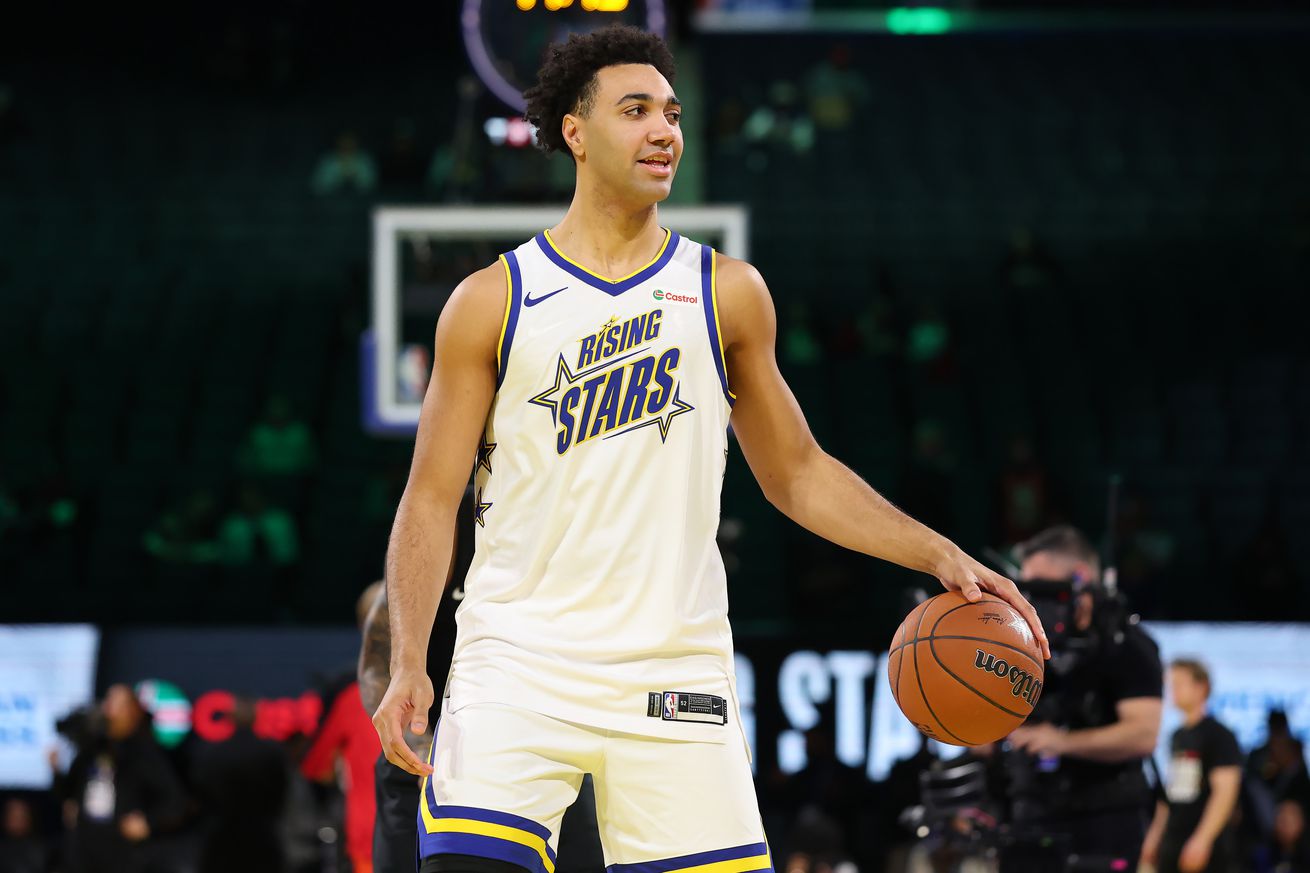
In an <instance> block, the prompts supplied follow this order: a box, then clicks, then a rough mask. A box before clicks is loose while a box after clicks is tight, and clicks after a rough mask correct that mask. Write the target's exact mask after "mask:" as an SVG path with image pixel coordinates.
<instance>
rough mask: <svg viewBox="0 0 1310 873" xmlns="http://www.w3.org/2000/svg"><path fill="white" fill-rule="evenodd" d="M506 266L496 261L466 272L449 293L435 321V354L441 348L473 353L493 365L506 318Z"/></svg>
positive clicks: (440, 350) (464, 353)
mask: <svg viewBox="0 0 1310 873" xmlns="http://www.w3.org/2000/svg"><path fill="white" fill-rule="evenodd" d="M506 283H507V279H506V278H505V268H504V266H502V265H501V263H500V262H499V261H497V262H496V263H493V264H490V265H488V266H486V267H483V268H482V269H481V270H478V271H477V272H475V273H471V274H469V275H468V276H467V277H466V278H465V279H464V281H462V282H460V283H459V285H457V286H456V287H455V290H454V291H452V292H451V294H450V298H449V299H448V300H447V301H446V305H445V306H444V307H443V308H442V310H441V317H440V318H439V319H438V320H437V354H438V356H440V355H441V352H442V350H443V349H446V350H449V351H451V352H455V353H457V354H462V355H472V356H476V357H478V358H481V359H483V360H485V361H489V362H490V363H491V364H492V366H493V367H494V366H495V360H496V345H497V343H498V342H499V340H500V328H501V324H502V323H503V322H504V320H505V307H506V301H507V292H506V288H507V284H506Z"/></svg>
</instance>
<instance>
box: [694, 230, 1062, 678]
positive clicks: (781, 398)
mask: <svg viewBox="0 0 1310 873" xmlns="http://www.w3.org/2000/svg"><path fill="white" fill-rule="evenodd" d="M715 257H716V258H717V262H716V263H717V270H716V272H717V287H718V303H719V318H720V325H719V328H720V330H721V331H722V333H723V345H724V355H725V357H726V361H725V364H726V366H727V370H728V384H729V385H730V386H731V388H732V390H733V392H734V393H735V394H736V403H735V405H734V407H733V411H732V427H733V430H734V431H735V432H736V434H737V441H738V442H739V443H740V444H741V448H742V453H743V454H744V455H745V456H746V462H747V463H748V464H749V465H750V468H751V472H752V473H753V474H754V475H755V479H756V481H758V482H759V483H760V488H761V489H762V490H763V491H764V496H765V497H766V498H767V499H768V501H769V502H770V503H772V504H773V505H774V506H776V507H777V508H778V509H779V511H781V512H782V513H783V514H784V515H786V516H787V517H788V518H790V519H792V520H793V521H795V522H796V523H797V524H799V525H801V526H802V527H804V528H806V529H808V530H810V531H813V532H814V533H816V534H818V535H819V536H821V537H823V538H825V539H827V540H830V541H832V542H834V543H837V544H838V545H841V546H845V547H846V548H848V549H853V550H855V551H858V552H863V553H864V554H866V555H872V556H873V557H875V558H882V559H883V560H887V561H892V562H893V563H896V564H900V565H901V566H903V567H908V568H910V569H912V570H919V571H921V572H924V573H929V574H931V575H933V576H936V577H937V579H939V580H940V581H941V583H942V585H944V586H945V587H946V588H947V589H949V590H952V591H960V592H962V593H963V594H964V595H965V596H966V597H969V598H970V599H977V598H978V597H979V596H981V595H980V594H979V589H980V588H981V589H983V590H985V591H989V592H991V593H992V594H995V595H996V596H998V597H1001V598H1002V599H1004V600H1006V601H1007V602H1009V603H1010V605H1012V606H1013V607H1014V608H1015V609H1017V610H1019V612H1020V613H1021V614H1022V615H1023V616H1024V617H1025V618H1026V619H1027V620H1028V624H1029V625H1030V626H1031V627H1032V629H1033V632H1034V633H1035V634H1036V636H1037V639H1038V641H1039V643H1040V644H1041V647H1042V652H1043V654H1044V655H1045V656H1046V657H1048V658H1049V657H1050V647H1049V645H1048V643H1047V640H1046V633H1045V631H1043V630H1042V626H1041V622H1040V621H1039V620H1038V618H1037V612H1036V611H1035V610H1034V609H1033V608H1032V605H1031V604H1029V603H1028V601H1027V600H1025V599H1024V597H1023V595H1021V594H1020V593H1019V591H1018V589H1017V588H1015V585H1014V583H1013V582H1012V581H1010V580H1009V579H1007V578H1005V577H1004V576H1001V575H1000V574H999V573H996V572H993V571H992V570H990V569H988V568H987V567H985V566H983V565H982V564H980V563H979V562H978V561H975V560H974V559H973V558H971V557H970V556H969V555H967V554H965V553H964V551H963V550H961V549H960V548H959V547H958V546H956V545H955V544H954V543H952V542H951V541H950V540H948V539H947V538H946V537H944V536H942V535H941V534H939V533H937V532H935V531H933V530H932V529H930V528H928V527H927V526H925V525H923V524H920V523H919V522H917V521H915V520H914V519H912V518H910V517H909V516H908V515H906V514H905V513H903V512H901V511H900V510H899V509H897V508H896V507H895V506H893V505H892V504H891V503H890V502H889V501H888V500H886V499H885V498H884V497H883V496H882V495H880V494H879V493H878V492H877V491H875V490H874V489H873V488H872V487H870V486H869V485H868V484H867V483H866V482H865V481H864V480H862V479H861V478H860V477H859V476H858V475H856V474H855V473H854V472H853V471H852V470H851V469H850V468H849V467H847V466H846V465H844V464H842V463H841V462H840V461H838V460H837V459H836V458H834V457H832V456H831V455H829V454H828V453H827V452H825V451H824V450H823V449H822V448H820V447H819V444H818V443H817V442H816V441H815V439H814V435H813V434H811V433H810V428H809V425H808V424H807V423H806V421H805V415H804V413H802V412H801V408H800V405H799V404H798V403H797V402H796V398H795V396H794V395H793V394H792V392H791V389H790V388H789V387H788V386H787V383H786V381H785V380H784V379H783V378H782V373H780V372H779V371H778V362H777V358H776V357H775V354H774V343H775V340H776V337H777V331H778V323H777V315H776V313H775V311H774V307H773V300H772V298H771V297H770V296H769V289H768V287H767V286H766V285H765V284H764V279H763V278H762V277H761V276H760V274H759V271H758V270H756V269H755V268H754V267H752V266H751V265H750V264H748V263H746V262H745V261H739V260H737V259H736V258H729V257H725V256H723V255H718V254H716V256H715Z"/></svg>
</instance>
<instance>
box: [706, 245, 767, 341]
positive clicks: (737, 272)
mask: <svg viewBox="0 0 1310 873" xmlns="http://www.w3.org/2000/svg"><path fill="white" fill-rule="evenodd" d="M714 258H715V261H714V272H715V288H716V291H717V296H718V303H719V329H720V330H721V331H722V332H723V344H724V346H725V348H731V347H732V346H734V345H736V344H737V342H738V341H739V340H740V339H742V338H744V337H758V338H761V339H766V340H768V341H770V342H771V341H772V337H773V335H774V332H775V331H776V329H777V324H776V317H775V315H774V310H773V298H772V297H771V296H770V295H769V286H768V285H766V284H765V282H764V277H763V276H761V275H760V271H759V270H757V269H755V267H754V265H752V264H751V263H749V262H747V261H743V260H741V259H739V258H733V257H729V256H728V255H725V254H723V253H722V252H715V253H714Z"/></svg>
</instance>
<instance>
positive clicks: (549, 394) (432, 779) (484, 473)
mask: <svg viewBox="0 0 1310 873" xmlns="http://www.w3.org/2000/svg"><path fill="white" fill-rule="evenodd" d="M673 75H674V70H673V60H672V57H671V55H670V54H669V51H668V49H667V48H666V47H665V45H664V43H663V42H662V41H661V40H659V39H658V38H657V37H654V36H651V35H648V34H645V33H642V32H641V31H638V30H635V29H632V28H628V27H621V26H614V27H607V28H605V29H602V30H600V31H597V32H595V33H592V34H589V35H587V36H576V35H575V36H572V37H570V38H569V41H568V42H567V43H566V44H563V45H557V46H554V47H552V48H551V49H550V51H549V53H548V57H547V59H546V61H545V63H544V65H543V67H542V69H541V70H540V72H539V76H538V83H537V84H536V85H535V86H534V87H533V88H531V89H529V90H528V91H527V92H526V94H525V97H526V98H527V101H528V111H527V117H528V120H529V121H531V122H532V123H533V124H534V125H535V126H536V128H537V131H538V137H539V143H540V145H541V146H542V147H543V148H544V149H545V150H546V151H548V152H549V151H564V152H566V153H567V154H568V155H569V156H571V157H572V159H573V161H574V163H575V165H576V169H577V187H576V190H575V192H574V197H573V202H572V205H571V206H570V207H569V210H568V213H567V214H566V215H565V216H564V218H563V220H561V221H560V223H559V224H557V225H555V226H554V227H552V228H550V229H548V230H546V231H543V232H542V233H541V234H539V235H538V236H537V237H535V238H534V239H531V240H529V241H528V242H526V243H524V244H523V245H521V246H519V247H518V248H517V249H515V250H514V251H511V252H507V253H506V254H504V255H503V256H501V258H500V260H499V261H498V262H497V263H496V264H494V265H492V266H490V267H487V268H485V269H483V270H480V271H479V272H477V273H474V274H473V275H472V276H470V277H469V278H468V279H466V280H465V281H464V282H463V283H462V284H460V286H459V287H458V288H457V289H456V290H455V292H454V293H453V294H452V296H451V299H450V301H449V303H448V304H447V305H446V307H445V310H444V311H443V312H442V314H441V317H440V319H439V321H438V324H437V331H436V352H435V358H434V368H433V377H432V381H431V384H430V386H429V388H428V392H427V396H426V397H425V399H424V403H423V411H422V414H421V418H420V422H419V430H418V437H417V441H416V444H415V451H414V461H413V467H412V469H411V472H410V479H409V483H408V485H407V487H406V490H405V494H404V496H403V497H402V499H401V502H400V506H399V509H398V511H397V514H396V522H395V526H394V528H393V530H392V534H391V542H390V548H389V551H388V556H387V585H388V597H389V601H390V607H391V626H392V651H391V664H392V669H391V681H390V684H389V686H388V688H387V691H386V694H385V696H384V698H383V700H382V703H381V705H380V706H379V707H378V710H377V712H376V714H375V715H374V724H375V726H376V727H377V730H378V733H379V735H380V736H381V738H382V744H383V748H384V751H385V753H386V755H387V757H388V758H389V759H390V760H391V761H393V762H394V763H395V764H397V765H398V766H400V767H402V768H404V769H407V770H409V771H410V772H412V773H416V774H422V775H423V776H424V778H423V780H422V782H421V789H420V790H421V795H420V801H419V817H420V821H419V850H420V857H421V868H420V869H421V870H422V871H425V873H432V871H441V873H473V871H484V873H491V871H496V873H512V871H517V870H519V869H527V870H529V871H532V873H551V871H552V870H553V869H554V864H555V845H556V839H557V834H558V828H559V825H560V819H561V816H562V814H563V811H564V809H565V807H566V806H568V804H569V803H570V802H571V801H572V800H573V797H574V795H575V793H576V792H577V790H578V786H579V784H580V783H581V780H582V777H583V774H584V773H590V774H592V775H593V776H594V780H595V786H596V809H597V818H598V821H599V825H600V833H601V840H602V843H603V847H604V854H605V863H606V865H607V866H608V868H609V870H610V871H612V873H669V871H677V870H686V869H690V868H703V869H705V870H712V871H714V873H750V871H757V870H771V869H772V862H771V860H770V857H769V852H768V848H767V846H766V845H765V841H764V831H763V828H762V826H761V823H760V817H759V813H758V810H757V806H756V801H755V795H754V786H753V784H752V781H751V772H750V764H749V757H748V755H749V751H748V749H747V747H746V742H745V738H744V734H743V733H742V730H741V719H740V717H739V715H738V706H737V693H736V690H735V684H734V681H733V664H732V635H731V632H730V629H729V625H728V619H727V610H728V603H727V592H726V583H725V576H724V569H723V563H722V560H721V558H720V556H719V552H718V550H717V547H716V545H715V532H716V530H717V527H718V522H719V497H720V490H721V486H722V481H723V472H724V465H725V464H726V461H727V455H728V443H727V429H728V425H729V421H730V420H731V424H732V425H733V428H734V430H735V432H736V435H737V439H738V441H739V442H740V444H741V447H742V450H743V452H744V454H745V456H746V460H747V462H748V463H749V464H750V467H751V470H752V472H753V473H754V475H755V477H756V479H757V480H758V481H759V483H760V485H761V487H762V488H763V490H764V493H765V495H766V496H767V497H768V499H769V500H770V501H771V502H772V503H773V504H774V505H775V506H777V507H778V508H779V509H780V510H781V511H783V512H784V513H786V514H787V515H788V516H790V517H791V518H792V519H794V520H795V521H797V522H798V523H800V524H802V525H804V526H805V527H807V528H809V529H810V530H812V531H814V532H816V533H818V534H819V535H821V536H824V537H826V538H828V539H829V540H832V541H833V542H836V543H840V544H841V545H844V546H847V547H848V548H852V549H857V550H859V551H861V552H864V553H866V554H869V555H874V556H877V557H881V558H884V559H887V560H890V561H895V562H896V563H898V564H901V565H904V566H906V567H911V568H914V569H917V570H921V571H923V572H926V573H930V574H932V575H934V576H936V577H937V578H938V579H939V580H941V582H942V584H943V585H944V586H945V587H946V588H948V589H952V590H959V591H962V592H964V593H965V594H966V595H967V596H970V597H973V598H977V597H979V596H980V594H979V589H980V588H981V589H984V590H987V591H991V592H993V593H995V594H997V595H999V596H1001V597H1003V598H1004V599H1006V600H1007V601H1009V602H1010V603H1011V604H1013V605H1014V606H1015V608H1017V609H1019V610H1020V611H1021V612H1022V613H1023V614H1024V615H1025V617H1026V618H1027V620H1028V622H1029V624H1030V625H1031V626H1032V628H1033V630H1034V632H1035V634H1036V635H1037V638H1038V639H1039V640H1041V642H1042V646H1043V649H1044V651H1047V652H1048V653H1049V650H1047V649H1046V638H1045V635H1044V634H1043V633H1042V631H1041V628H1040V624H1039V622H1038V621H1037V617H1036V614H1035V613H1034V611H1033V610H1032V609H1031V607H1030V606H1029V604H1028V603H1027V602H1026V601H1025V600H1024V599H1023V597H1022V596H1021V595H1020V594H1019V593H1018V591H1017V590H1016V588H1015V586H1014V584H1013V583H1012V582H1010V581H1009V580H1008V579H1005V578H1003V577H1001V576H999V575H997V574H995V573H993V572H991V571H990V570H988V569H987V568H986V567H984V566H982V565H981V564H980V563H978V562H977V561H975V560H974V559H972V558H971V557H969V556H968V555H966V554H965V553H964V552H962V551H961V550H960V549H959V548H957V547H956V546H955V545H954V544H953V543H951V542H950V541H949V540H947V539H946V538H945V537H943V536H941V535H939V534H937V533H934V532H933V531H931V530H929V529H928V528H926V527H924V526H923V525H921V524H918V523H917V522H915V521H914V520H913V519H911V518H908V517H907V516H905V515H904V514H902V513H901V512H900V511H898V510H897V509H896V508H895V507H894V506H892V505H891V504H890V503H888V502H887V501H886V500H884V499H883V498H882V497H881V496H879V495H878V493H877V492H876V491H874V490H873V489H872V488H870V487H869V486H868V485H866V484H865V483H864V482H863V481H861V480H860V478H859V477H858V476H856V475H855V474H854V473H853V472H851V471H850V470H849V469H847V468H846V467H845V466H843V465H842V464H841V463H839V462H838V461H837V460H835V459H834V458H832V457H830V456H828V455H827V454H825V453H824V452H823V451H822V449H820V448H819V446H818V445H817V444H816V443H815V441H814V438H813V437H812V436H811V434H810V431H809V428H808V427H807V426H806V423H805V418H804V416H803V415H802V414H801V410H800V409H799V407H798V406H797V404H796V401H795V399H794V398H793V396H792V394H791V391H790V390H789V389H788V387H787V385H786V383H785V382H784V381H783V379H782V377H781V375H780V374H779V372H778V368H777V365H776V363H775V360H774V338H775V333H776V323H775V318H774V308H773V303H772V300H771V299H770V296H769V292H768V289H767V288H766V287H765V285H764V281H763V279H761V278H760V275H759V273H757V272H756V271H755V269H754V268H752V267H751V266H750V265H749V264H746V263H744V262H741V261H737V260H734V259H732V258H727V257H723V256H722V255H719V254H717V253H716V252H714V251H713V250H712V249H710V248H709V247H708V246H703V245H701V244H699V243H696V242H693V241H692V240H689V239H685V238H683V237H682V236H680V235H679V234H677V233H675V232H673V231H671V230H667V229H665V228H663V227H661V226H660V224H659V214H658V209H657V204H658V203H659V202H660V201H662V200H664V199H665V198H666V197H668V195H669V190H670V187H671V185H672V183H673V177H674V175H675V173H676V171H677V167H678V161H679V158H680V157H681V156H682V149H683V139H682V130H681V127H680V116H681V112H682V109H681V105H680V103H679V101H678V98H677V97H676V96H675V94H674V91H673V87H672V84H671V83H672V80H673ZM470 468H472V469H474V471H475V473H474V492H475V498H474V499H475V506H474V520H475V524H476V546H475V554H474V558H473V564H472V566H471V567H470V568H469V573H468V577H467V580H466V584H465V597H464V600H463V602H462V603H461V604H460V608H459V612H458V614H457V621H458V633H457V641H456V645H455V653H454V658H453V662H452V666H451V670H450V673H449V675H448V677H446V684H445V691H444V694H443V699H442V705H441V710H440V711H441V717H440V722H439V724H438V725H437V729H436V735H435V738H434V741H433V745H432V752H431V754H430V755H429V756H428V759H427V761H423V760H421V759H420V758H418V757H417V756H415V755H414V753H413V751H412V750H411V749H410V747H409V746H408V745H407V744H406V742H405V738H404V731H405V730H406V729H408V730H409V731H411V732H414V733H421V732H422V731H424V730H426V729H427V726H428V707H429V705H430V704H431V703H432V701H433V685H432V681H431V680H430V678H429V677H428V675H427V674H426V673H425V671H424V661H425V647H426V645H427V639H428V632H429V631H430V629H431V627H432V618H433V614H434V612H435V610H436V606H437V601H438V599H439V598H440V596H441V591H440V581H441V579H442V577H443V575H444V573H445V571H446V568H447V567H448V565H449V561H450V554H449V550H450V544H451V539H452V537H451V531H452V529H453V528H454V526H455V523H456V521H455V511H456V507H457V506H458V505H459V497H460V493H461V491H462V490H463V488H464V485H465V482H466V481H467V480H468V476H469V470H470Z"/></svg>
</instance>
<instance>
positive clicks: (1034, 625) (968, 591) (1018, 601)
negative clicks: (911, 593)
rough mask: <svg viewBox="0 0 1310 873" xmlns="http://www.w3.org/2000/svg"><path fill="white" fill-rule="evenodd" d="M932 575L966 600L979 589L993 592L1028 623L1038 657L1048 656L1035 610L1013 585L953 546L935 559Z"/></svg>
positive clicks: (948, 589)
mask: <svg viewBox="0 0 1310 873" xmlns="http://www.w3.org/2000/svg"><path fill="white" fill-rule="evenodd" d="M932 574H933V575H934V576H936V577H937V579H938V580H939V581H940V582H941V583H942V585H943V586H944V587H945V588H946V590H947V591H958V592H960V593H961V594H963V595H964V596H965V597H966V598H967V599H969V600H977V599H978V598H979V597H981V596H982V593H981V592H983V591H986V592H988V593H989V594H994V595H996V596H997V597H999V598H1001V599H1002V600H1004V601H1005V602H1006V603H1008V604H1010V605H1011V606H1013V607H1014V608H1015V609H1016V610H1017V611H1018V612H1019V614H1020V615H1022V616H1023V617H1024V618H1025V619H1026V620H1027V622H1028V627H1030V628H1031V629H1032V632H1033V636H1034V637H1036V638H1037V644H1038V645H1039V646H1040V647H1041V649H1042V657H1043V658H1050V657H1051V644H1050V642H1049V641H1048V640H1047V639H1046V631H1045V630H1044V629H1043V628H1042V621H1041V619H1039V618H1038V617H1037V610H1035V609H1033V605H1032V604H1031V603H1029V602H1028V600H1027V598H1025V597H1024V596H1023V595H1022V594H1020V593H1019V589H1018V588H1016V587H1015V584H1014V583H1013V582H1011V581H1010V580H1009V579H1007V578H1005V577H1004V576H1002V575H1001V574H1000V573H997V572H995V571H993V570H989V569H987V568H986V567H984V566H983V565H982V564H980V563H978V562H977V561H975V560H974V559H973V558H971V557H969V556H968V555H966V554H965V553H964V552H963V551H962V550H961V549H959V548H957V547H956V546H954V545H951V546H949V547H948V550H947V554H946V556H945V557H944V558H942V559H941V560H940V561H938V563H937V566H936V567H935V568H933V571H932Z"/></svg>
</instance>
